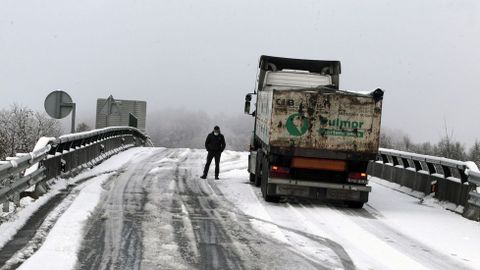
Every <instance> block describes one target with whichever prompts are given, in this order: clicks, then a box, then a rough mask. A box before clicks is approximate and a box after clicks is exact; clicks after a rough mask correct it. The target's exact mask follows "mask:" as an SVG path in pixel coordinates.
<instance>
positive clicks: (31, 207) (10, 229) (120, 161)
mask: <svg viewBox="0 0 480 270" xmlns="http://www.w3.org/2000/svg"><path fill="white" fill-rule="evenodd" d="M145 151H149V149H148V148H132V149H129V150H126V151H124V152H121V153H119V154H117V155H115V156H112V157H111V158H109V159H107V160H105V161H104V162H103V163H102V165H101V166H97V167H94V168H92V169H88V170H85V171H84V172H83V173H81V174H79V175H77V176H76V177H73V178H70V179H53V180H51V181H49V184H50V188H51V189H50V190H49V192H48V193H46V194H45V195H43V196H41V197H40V198H38V199H37V200H33V199H31V198H29V197H26V198H23V199H22V200H21V206H20V207H19V208H17V209H15V211H14V212H13V213H10V215H9V216H8V219H7V220H6V221H5V222H3V223H2V224H1V225H0V248H1V247H3V246H4V245H5V244H6V243H7V242H8V241H10V240H11V239H12V238H13V237H14V235H15V234H16V233H17V232H18V231H19V230H20V229H21V228H22V227H23V226H24V225H25V224H26V222H27V221H28V220H29V218H30V217H31V216H32V215H33V214H34V213H35V212H36V211H37V210H38V209H39V208H41V207H42V206H43V205H45V204H47V203H48V202H49V200H50V199H52V198H53V197H55V196H56V195H58V194H59V193H62V192H64V191H65V190H66V188H67V186H69V185H75V184H76V183H79V182H82V181H85V180H88V179H90V178H92V179H91V180H90V181H87V183H84V184H82V185H79V186H77V187H76V188H75V189H77V190H78V191H80V190H82V189H84V188H86V189H85V191H86V192H89V191H88V190H89V188H88V187H89V186H90V183H92V185H93V184H94V183H97V182H98V179H102V182H103V181H104V180H105V179H106V178H107V177H108V175H109V174H110V172H114V171H117V170H119V169H121V168H122V166H123V165H125V164H126V163H127V162H128V161H129V160H130V159H131V158H133V157H135V156H136V155H140V154H142V153H144V152H145ZM97 176H98V177H97ZM101 190H102V189H101V188H98V193H100V192H101ZM80 195H81V194H79V195H78V197H80ZM78 197H77V199H76V200H78ZM81 198H83V197H80V199H81ZM87 201H88V200H87ZM61 207H64V206H63V205H62V204H60V205H59V206H57V208H61ZM55 211H57V212H58V211H60V210H59V209H55V210H54V211H52V212H55ZM46 222H47V221H46ZM49 222H52V221H51V220H49ZM44 225H45V224H44ZM47 227H48V226H47ZM26 249H28V247H26ZM24 252H25V250H24V251H22V252H20V254H18V256H16V257H17V258H18V257H22V256H23V255H22V253H24Z"/></svg>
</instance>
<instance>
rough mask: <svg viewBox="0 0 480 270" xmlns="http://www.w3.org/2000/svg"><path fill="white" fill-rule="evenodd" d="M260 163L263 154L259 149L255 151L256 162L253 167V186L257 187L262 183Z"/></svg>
mask: <svg viewBox="0 0 480 270" xmlns="http://www.w3.org/2000/svg"><path fill="white" fill-rule="evenodd" d="M262 163H263V152H262V150H261V149H259V150H258V151H257V160H256V165H255V180H254V183H255V186H256V187H259V186H260V184H261V182H262Z"/></svg>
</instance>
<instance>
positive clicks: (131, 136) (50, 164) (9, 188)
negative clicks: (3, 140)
mask: <svg viewBox="0 0 480 270" xmlns="http://www.w3.org/2000/svg"><path fill="white" fill-rule="evenodd" d="M148 145H150V146H153V145H152V143H151V141H150V138H149V137H148V136H147V135H145V134H144V133H142V132H141V131H140V130H138V129H136V128H131V127H108V128H104V129H98V130H93V131H87V132H81V133H75V134H69V135H65V136H61V137H59V138H42V139H40V141H39V142H38V143H37V146H36V147H35V148H38V149H37V150H35V151H33V152H31V153H28V154H17V156H16V157H10V158H7V160H6V161H0V204H2V203H3V211H8V208H9V203H10V202H13V203H15V204H18V203H19V201H20V199H21V198H22V197H25V196H31V197H33V198H37V197H38V196H40V195H42V194H44V193H45V192H46V191H47V189H48V187H47V186H46V181H48V180H50V179H53V178H55V177H58V176H62V175H65V174H76V173H78V172H80V171H81V170H82V169H84V168H87V167H92V166H94V165H95V164H97V163H99V162H101V161H102V160H104V159H106V158H108V157H110V156H111V155H114V154H116V153H118V152H120V151H122V150H125V149H128V148H130V147H135V146H148Z"/></svg>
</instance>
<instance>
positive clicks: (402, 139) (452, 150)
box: [380, 129, 480, 166]
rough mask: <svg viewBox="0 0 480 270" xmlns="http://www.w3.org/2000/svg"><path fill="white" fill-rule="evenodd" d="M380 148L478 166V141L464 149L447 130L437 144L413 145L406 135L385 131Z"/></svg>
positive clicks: (381, 137)
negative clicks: (471, 162)
mask: <svg viewBox="0 0 480 270" xmlns="http://www.w3.org/2000/svg"><path fill="white" fill-rule="evenodd" d="M380 146H381V147H384V148H390V149H397V150H402V151H407V152H414V153H418V154H424V155H432V156H439V157H445V158H450V159H455V160H464V161H465V160H468V161H474V162H475V163H476V164H477V165H479V166H480V141H478V140H477V141H475V143H474V144H473V145H472V146H471V147H470V148H469V149H466V148H465V146H464V144H462V143H461V142H459V141H457V140H455V138H454V136H453V134H452V133H450V134H449V132H448V130H447V129H446V130H445V135H444V136H443V137H442V138H441V139H440V141H438V142H437V143H431V142H422V143H415V142H413V140H412V139H411V138H410V136H409V135H407V134H403V133H402V132H398V131H396V132H394V131H391V130H388V129H385V130H382V132H381V134H380Z"/></svg>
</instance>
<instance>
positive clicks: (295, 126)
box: [286, 113, 365, 138]
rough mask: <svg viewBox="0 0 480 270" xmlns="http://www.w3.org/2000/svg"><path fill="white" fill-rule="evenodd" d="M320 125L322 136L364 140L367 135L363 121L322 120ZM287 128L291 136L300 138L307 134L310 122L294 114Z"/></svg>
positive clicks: (319, 131) (288, 121) (289, 119)
mask: <svg viewBox="0 0 480 270" xmlns="http://www.w3.org/2000/svg"><path fill="white" fill-rule="evenodd" d="M320 125H321V127H320V128H319V129H318V133H319V134H320V135H321V136H336V137H356V138H363V136H364V135H365V132H364V129H363V125H364V122H362V121H351V120H344V119H340V118H336V119H327V118H321V119H320ZM286 127H287V130H288V133H289V134H290V135H292V136H297V137H298V136H302V135H304V134H305V133H307V131H308V130H309V128H310V122H309V121H308V118H306V117H303V115H301V114H300V113H294V114H292V115H290V116H289V117H288V119H287V123H286Z"/></svg>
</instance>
